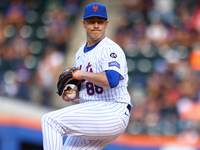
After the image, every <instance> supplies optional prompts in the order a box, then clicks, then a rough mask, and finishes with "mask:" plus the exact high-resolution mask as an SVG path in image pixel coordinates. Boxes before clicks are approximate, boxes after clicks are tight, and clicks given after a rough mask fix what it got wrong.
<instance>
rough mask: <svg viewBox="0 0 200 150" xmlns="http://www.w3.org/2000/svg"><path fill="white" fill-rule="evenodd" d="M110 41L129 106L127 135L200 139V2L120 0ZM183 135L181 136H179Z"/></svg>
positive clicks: (193, 140)
mask: <svg viewBox="0 0 200 150" xmlns="http://www.w3.org/2000/svg"><path fill="white" fill-rule="evenodd" d="M116 25H117V30H116V33H115V37H116V38H115V41H116V42H117V43H119V44H120V46H121V47H122V48H123V49H124V51H125V53H126V56H127V62H128V68H129V81H130V82H129V91H130V94H131V97H132V102H133V104H134V106H135V107H134V109H133V111H132V114H131V120H130V124H129V126H128V129H127V132H130V133H132V134H150V135H157V134H159V135H160V134H161V135H177V134H178V135H180V136H182V137H187V138H188V140H190V142H196V141H197V140H198V138H199V137H200V34H199V33H200V1H199V0H121V10H120V11H119V17H118V18H116ZM184 135H185V136H184Z"/></svg>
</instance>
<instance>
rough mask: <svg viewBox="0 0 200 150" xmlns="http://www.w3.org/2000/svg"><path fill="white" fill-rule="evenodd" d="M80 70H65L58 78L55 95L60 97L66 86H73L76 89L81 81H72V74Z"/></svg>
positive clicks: (72, 68)
mask: <svg viewBox="0 0 200 150" xmlns="http://www.w3.org/2000/svg"><path fill="white" fill-rule="evenodd" d="M77 70H80V69H78V68H76V67H71V68H69V69H65V70H64V71H63V72H62V73H61V74H60V76H59V78H58V83H57V90H58V91H57V93H58V95H59V96H61V95H62V93H63V90H64V89H65V87H66V85H67V84H75V85H76V86H77V87H78V86H79V85H80V83H81V81H79V80H76V79H74V76H73V74H74V73H75V72H76V71H77Z"/></svg>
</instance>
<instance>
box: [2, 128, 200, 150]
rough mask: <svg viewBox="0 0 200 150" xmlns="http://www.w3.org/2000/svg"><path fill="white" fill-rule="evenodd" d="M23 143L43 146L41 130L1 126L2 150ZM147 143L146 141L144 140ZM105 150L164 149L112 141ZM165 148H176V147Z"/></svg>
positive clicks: (189, 149)
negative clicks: (126, 144)
mask: <svg viewBox="0 0 200 150" xmlns="http://www.w3.org/2000/svg"><path fill="white" fill-rule="evenodd" d="M22 143H30V144H32V145H40V146H42V132H41V130H36V129H31V128H24V127H18V126H5V125H4V126H3V125H2V126H0V150H22V148H21V146H22ZM144 143H145V141H144ZM104 150H164V149H163V147H162V146H161V147H152V146H147V145H145V146H125V145H119V144H118V143H116V142H115V143H112V144H110V145H108V146H106V147H105V148H104ZM165 150H175V149H174V148H172V149H170V148H168V149H165ZM177 150H200V148H183V149H182V148H178V149H177Z"/></svg>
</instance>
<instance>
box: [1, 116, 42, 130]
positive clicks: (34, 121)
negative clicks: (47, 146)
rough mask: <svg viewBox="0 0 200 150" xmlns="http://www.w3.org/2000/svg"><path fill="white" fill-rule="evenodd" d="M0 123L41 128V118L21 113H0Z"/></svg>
mask: <svg viewBox="0 0 200 150" xmlns="http://www.w3.org/2000/svg"><path fill="white" fill-rule="evenodd" d="M0 125H3V126H18V127H24V128H31V129H35V130H41V119H39V118H33V117H25V116H22V115H12V114H0Z"/></svg>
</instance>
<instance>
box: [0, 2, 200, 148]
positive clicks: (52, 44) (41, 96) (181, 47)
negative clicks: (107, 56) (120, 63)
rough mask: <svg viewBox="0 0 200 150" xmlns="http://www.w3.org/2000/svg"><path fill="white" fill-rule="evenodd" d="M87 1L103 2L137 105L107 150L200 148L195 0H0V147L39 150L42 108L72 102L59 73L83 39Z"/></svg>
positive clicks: (199, 15)
mask: <svg viewBox="0 0 200 150" xmlns="http://www.w3.org/2000/svg"><path fill="white" fill-rule="evenodd" d="M91 2H98V3H102V4H104V5H106V7H107V10H108V18H109V21H110V22H109V26H108V29H107V36H108V37H109V38H111V39H113V40H114V41H116V42H117V43H118V44H119V45H120V46H121V47H122V48H123V50H124V52H125V54H126V56H127V62H128V68H129V92H130V94H131V98H132V102H133V103H134V105H135V107H134V109H133V111H132V114H131V119H130V123H129V126H128V128H127V131H126V132H125V133H124V134H123V135H122V136H120V137H119V138H118V139H117V140H116V141H115V142H113V143H112V144H110V145H109V146H107V147H106V148H105V150H132V149H133V150H200V34H199V32H200V1H199V0H107V1H106V0H95V1H94V0H93V1H92V0H84V1H81V0H0V150H36V149H37V150H42V134H41V127H40V118H41V116H42V115H43V114H45V113H47V112H49V111H51V110H55V109H59V108H62V107H65V106H68V105H72V103H65V102H63V101H62V99H61V98H60V97H58V96H57V95H56V81H57V77H58V75H59V73H60V72H61V71H62V70H63V69H64V68H68V67H70V66H74V54H75V53H76V51H77V49H78V48H79V46H81V45H82V44H83V43H84V42H85V31H84V29H83V28H82V24H81V20H82V15H83V9H84V7H85V5H86V4H88V3H91Z"/></svg>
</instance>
